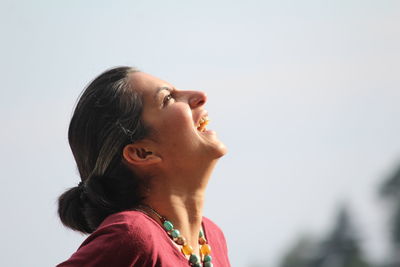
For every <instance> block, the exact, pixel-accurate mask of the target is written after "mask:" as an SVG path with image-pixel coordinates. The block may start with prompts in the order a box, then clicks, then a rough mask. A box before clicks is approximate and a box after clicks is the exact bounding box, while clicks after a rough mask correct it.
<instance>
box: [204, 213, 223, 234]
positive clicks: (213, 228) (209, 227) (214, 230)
mask: <svg viewBox="0 0 400 267" xmlns="http://www.w3.org/2000/svg"><path fill="white" fill-rule="evenodd" d="M203 225H204V228H205V231H206V232H209V234H210V235H211V234H213V235H218V236H222V237H224V233H223V232H222V230H221V228H220V227H219V226H218V225H217V224H216V223H215V222H213V221H212V220H210V219H209V218H207V217H203ZM224 238H225V237H224Z"/></svg>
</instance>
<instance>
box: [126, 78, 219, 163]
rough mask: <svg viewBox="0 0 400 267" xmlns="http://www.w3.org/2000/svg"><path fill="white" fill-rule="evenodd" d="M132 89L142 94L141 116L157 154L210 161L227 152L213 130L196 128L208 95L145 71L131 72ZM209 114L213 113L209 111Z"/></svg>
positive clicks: (173, 158)
mask: <svg viewBox="0 0 400 267" xmlns="http://www.w3.org/2000/svg"><path fill="white" fill-rule="evenodd" d="M131 82H132V84H133V88H134V89H135V90H138V91H139V92H141V93H142V95H143V99H144V108H143V114H142V119H143V120H144V122H145V123H146V124H147V125H148V126H150V128H151V129H152V130H153V134H152V139H153V140H154V141H155V147H156V150H157V151H156V153H159V154H160V155H161V157H162V159H163V161H167V162H169V163H172V164H174V163H178V162H181V163H182V162H188V164H190V163H189V162H193V160H194V159H195V160H200V161H206V160H212V159H216V158H219V157H221V156H223V155H224V154H225V153H226V147H225V145H224V144H223V143H222V142H221V141H219V140H218V138H217V135H216V133H215V132H214V131H211V130H205V131H200V130H198V128H197V127H198V125H199V124H200V122H201V119H202V118H205V117H207V116H208V114H207V111H206V110H205V109H204V104H205V103H206V101H207V97H206V95H205V94H204V93H203V92H200V91H186V90H178V89H176V88H175V87H174V86H173V85H171V84H169V83H168V82H165V81H163V80H160V79H158V78H156V77H154V76H151V75H149V74H146V73H144V72H135V73H132V74H131ZM211 115H212V114H211Z"/></svg>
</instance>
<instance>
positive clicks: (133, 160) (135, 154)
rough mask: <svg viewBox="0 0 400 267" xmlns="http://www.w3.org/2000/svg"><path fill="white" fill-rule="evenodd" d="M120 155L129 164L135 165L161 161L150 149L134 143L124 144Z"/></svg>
mask: <svg viewBox="0 0 400 267" xmlns="http://www.w3.org/2000/svg"><path fill="white" fill-rule="evenodd" d="M122 156H123V158H124V159H125V161H127V162H128V163H129V164H132V165H136V166H140V165H141V166H144V165H151V164H155V163H158V162H160V161H161V158H160V157H159V156H157V155H155V154H154V153H153V152H152V151H149V150H148V149H146V148H144V147H141V146H138V145H135V144H129V145H126V146H125V147H124V149H123V151H122Z"/></svg>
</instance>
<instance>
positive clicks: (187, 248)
mask: <svg viewBox="0 0 400 267" xmlns="http://www.w3.org/2000/svg"><path fill="white" fill-rule="evenodd" d="M182 252H183V254H185V255H190V254H192V253H193V248H192V246H191V245H187V244H186V245H184V246H182Z"/></svg>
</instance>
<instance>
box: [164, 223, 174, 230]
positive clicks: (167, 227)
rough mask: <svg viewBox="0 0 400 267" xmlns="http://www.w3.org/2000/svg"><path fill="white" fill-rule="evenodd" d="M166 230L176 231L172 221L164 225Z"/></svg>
mask: <svg viewBox="0 0 400 267" xmlns="http://www.w3.org/2000/svg"><path fill="white" fill-rule="evenodd" d="M163 226H164V229H165V230H167V231H171V230H172V229H174V225H173V224H172V223H171V222H170V221H164V223H163Z"/></svg>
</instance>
